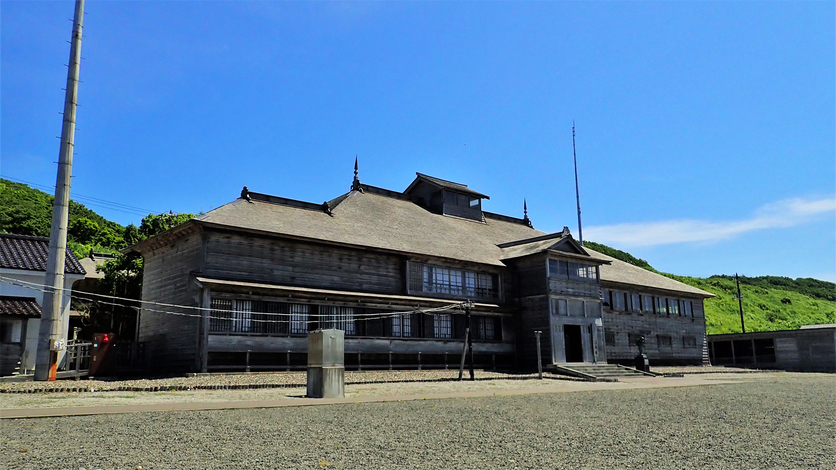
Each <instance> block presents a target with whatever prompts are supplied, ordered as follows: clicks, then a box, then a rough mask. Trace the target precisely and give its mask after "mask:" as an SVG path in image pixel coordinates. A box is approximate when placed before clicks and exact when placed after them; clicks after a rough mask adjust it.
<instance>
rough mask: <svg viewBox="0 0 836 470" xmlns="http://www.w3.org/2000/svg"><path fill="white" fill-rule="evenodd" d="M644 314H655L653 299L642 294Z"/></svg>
mask: <svg viewBox="0 0 836 470" xmlns="http://www.w3.org/2000/svg"><path fill="white" fill-rule="evenodd" d="M642 313H653V297H652V296H649V295H644V294H642Z"/></svg>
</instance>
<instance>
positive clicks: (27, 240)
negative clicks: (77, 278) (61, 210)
mask: <svg viewBox="0 0 836 470" xmlns="http://www.w3.org/2000/svg"><path fill="white" fill-rule="evenodd" d="M48 256H49V238H46V237H33V236H30V235H14V234H8V233H0V268H8V269H26V270H29V271H46V261H47V258H48ZM64 273H66V274H86V273H85V271H84V268H82V267H81V263H79V262H78V260H77V259H76V257H75V256H74V255H73V254H72V252H71V251H70V250H67V256H66V261H65V265H64Z"/></svg>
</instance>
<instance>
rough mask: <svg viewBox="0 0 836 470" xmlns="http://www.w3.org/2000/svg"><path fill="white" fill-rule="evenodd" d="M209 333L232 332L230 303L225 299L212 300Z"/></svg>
mask: <svg viewBox="0 0 836 470" xmlns="http://www.w3.org/2000/svg"><path fill="white" fill-rule="evenodd" d="M211 308H212V311H211V312H210V314H209V315H210V317H211V318H210V319H209V331H210V332H213V333H214V332H217V333H227V332H229V331H231V330H232V312H231V310H232V301H231V300H226V299H212V304H211Z"/></svg>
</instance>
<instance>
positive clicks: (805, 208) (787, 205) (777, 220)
mask: <svg viewBox="0 0 836 470" xmlns="http://www.w3.org/2000/svg"><path fill="white" fill-rule="evenodd" d="M834 212H836V197H830V198H824V199H799V198H796V199H785V200H783V201H778V202H774V203H770V204H766V205H765V206H763V207H761V208H760V209H758V210H757V211H755V213H754V214H753V215H752V216H751V217H749V218H746V219H743V220H732V221H726V222H718V221H711V220H689V219H682V220H669V221H661V222H648V223H626V224H615V225H601V226H597V227H594V226H593V227H589V228H587V229H586V230H584V232H586V233H585V235H586V237H584V238H587V239H589V240H594V241H596V242H598V243H604V244H612V245H613V246H618V247H635V246H654V245H669V244H674V243H697V242H714V241H720V240H726V239H729V238H732V237H734V236H736V235H740V234H742V233H746V232H751V231H754V230H765V229H776V228H787V227H795V226H797V225H801V224H805V223H807V222H810V221H812V220H814V219H818V218H820V217H821V216H823V215H824V214H828V213H830V214H833V213H834Z"/></svg>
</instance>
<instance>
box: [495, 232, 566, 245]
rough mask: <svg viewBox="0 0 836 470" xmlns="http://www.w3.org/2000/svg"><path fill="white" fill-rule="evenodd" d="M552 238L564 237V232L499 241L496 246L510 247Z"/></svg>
mask: <svg viewBox="0 0 836 470" xmlns="http://www.w3.org/2000/svg"><path fill="white" fill-rule="evenodd" d="M552 238H563V232H555V233H547V234H545V235H539V236H537V237H531V238H523V239H522V240H514V241H510V242H504V243H497V244H496V246H498V247H500V248H510V247H512V246H517V245H526V244H528V243H534V242H539V241H543V240H549V239H552Z"/></svg>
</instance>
